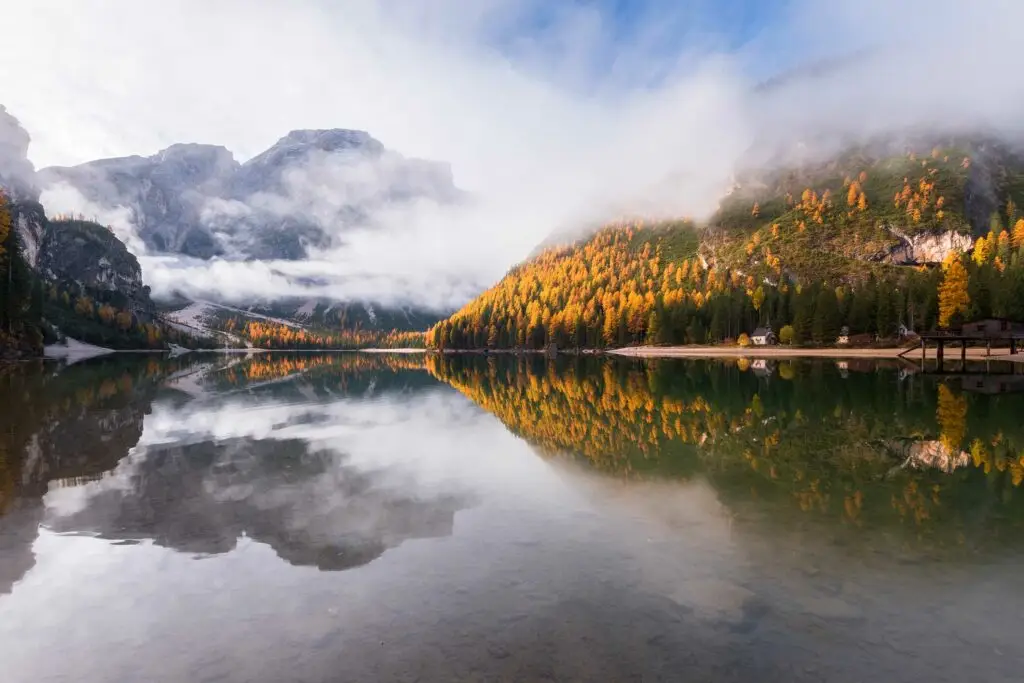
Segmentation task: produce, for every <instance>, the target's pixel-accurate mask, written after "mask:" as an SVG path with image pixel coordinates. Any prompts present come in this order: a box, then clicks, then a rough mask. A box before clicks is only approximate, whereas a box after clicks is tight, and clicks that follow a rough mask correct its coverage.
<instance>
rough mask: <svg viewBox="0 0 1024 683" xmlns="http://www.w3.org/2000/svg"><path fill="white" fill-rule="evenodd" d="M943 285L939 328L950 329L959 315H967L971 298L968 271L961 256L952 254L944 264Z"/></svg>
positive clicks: (940, 297)
mask: <svg viewBox="0 0 1024 683" xmlns="http://www.w3.org/2000/svg"><path fill="white" fill-rule="evenodd" d="M943 271H944V272H943V274H942V284H941V285H939V326H940V327H949V325H950V323H951V322H953V317H954V316H956V315H957V314H958V313H959V314H960V315H966V314H967V307H968V306H969V305H970V304H971V297H970V295H969V294H968V293H967V269H966V268H964V264H963V263H962V262H961V260H960V255H959V254H951V255H950V256H948V257H947V258H946V262H945V263H944V264H943Z"/></svg>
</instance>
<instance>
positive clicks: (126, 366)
mask: <svg viewBox="0 0 1024 683" xmlns="http://www.w3.org/2000/svg"><path fill="white" fill-rule="evenodd" d="M164 368H165V366H163V365H162V364H161V362H160V361H158V360H156V359H154V358H145V357H140V356H120V357H116V358H106V359H95V360H93V361H90V362H88V363H78V364H75V365H72V366H70V367H68V368H67V369H65V370H63V371H61V372H55V371H53V370H52V369H50V366H43V365H38V366H33V365H22V366H14V367H7V368H2V369H0V404H3V405H4V411H5V414H4V424H3V429H2V430H0V593H4V592H7V591H8V590H10V586H11V585H12V584H13V583H14V582H15V581H17V580H18V579H20V578H21V576H23V575H24V573H25V572H26V571H27V570H28V569H29V568H31V567H32V565H33V564H34V562H35V560H34V556H33V555H32V543H33V542H34V540H35V538H36V530H37V527H38V524H39V522H40V521H41V519H42V515H43V506H42V496H43V495H44V494H45V493H46V491H47V489H48V488H49V487H50V486H51V485H54V484H57V485H59V484H60V483H61V482H65V481H81V480H84V479H91V478H95V477H98V476H99V475H100V474H102V473H103V472H105V471H107V470H110V469H111V468H113V467H114V466H115V465H116V464H117V462H118V460H120V459H121V458H123V457H124V456H125V455H126V454H127V453H128V450H129V449H130V448H131V447H132V446H134V445H135V444H136V443H138V440H139V437H140V436H141V434H142V422H143V418H144V416H145V414H146V412H148V410H149V400H150V398H151V396H152V390H153V389H155V380H156V379H157V378H158V377H159V376H161V374H162V373H163V372H164Z"/></svg>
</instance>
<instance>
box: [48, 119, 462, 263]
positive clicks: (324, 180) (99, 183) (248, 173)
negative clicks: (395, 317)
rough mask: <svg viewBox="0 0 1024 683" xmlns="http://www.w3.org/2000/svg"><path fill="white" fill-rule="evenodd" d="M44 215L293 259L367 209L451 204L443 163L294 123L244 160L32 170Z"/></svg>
mask: <svg viewBox="0 0 1024 683" xmlns="http://www.w3.org/2000/svg"><path fill="white" fill-rule="evenodd" d="M39 183H40V185H41V187H42V188H43V191H44V200H45V203H46V204H47V205H48V206H49V207H51V210H52V211H69V212H84V213H86V215H88V212H89V211H93V212H95V213H98V214H99V215H102V216H114V217H115V222H120V223H122V230H124V231H125V232H126V233H127V234H128V241H129V242H132V241H134V239H135V238H137V240H138V243H141V246H142V248H144V249H145V250H146V251H147V252H149V253H154V254H159V253H171V254H182V255H185V256H190V257H194V258H199V259H210V258H213V257H222V258H227V259H243V260H244V259H267V260H272V259H281V260H300V259H304V258H307V257H308V256H309V255H310V253H311V252H312V251H314V250H323V249H329V248H330V247H332V246H335V245H337V244H338V243H339V242H340V241H343V240H344V238H345V231H346V230H348V229H352V228H357V227H362V228H367V227H370V228H372V227H373V225H374V222H375V216H376V214H377V213H379V212H381V211H383V210H385V209H394V208H396V207H397V208H400V207H403V206H408V205H410V204H413V203H415V202H418V201H428V202H436V203H439V204H444V203H448V202H454V201H457V200H458V198H459V192H458V190H457V189H456V188H455V185H454V182H453V179H452V173H451V169H450V168H449V167H448V166H447V165H446V164H442V163H439V162H432V161H424V160H420V159H406V158H405V157H403V156H401V155H400V154H398V153H396V152H392V151H389V150H387V149H386V148H385V147H384V145H383V144H381V143H380V142H379V141H378V140H376V139H374V138H373V137H371V136H370V135H369V134H368V133H365V132H363V131H356V130H343V129H333V130H293V131H291V132H290V133H288V134H287V135H285V136H284V137H282V138H281V139H280V140H278V141H277V143H275V144H274V145H273V146H272V147H270V148H269V149H267V150H266V151H264V152H262V153H260V154H258V155H256V156H255V157H253V158H252V159H250V160H248V161H246V162H245V163H239V162H238V161H236V160H235V158H234V156H233V155H232V153H231V152H229V151H228V150H227V149H226V148H224V147H220V146H215V145H202V144H175V145H172V146H170V147H168V148H166V149H164V150H163V151H161V152H158V153H157V154H155V155H153V156H150V157H139V156H132V157H122V158H115V159H100V160H97V161H92V162H88V163H85V164H80V165H78V166H71V167H49V168H45V169H43V170H41V171H40V173H39Z"/></svg>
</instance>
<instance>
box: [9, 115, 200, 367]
mask: <svg viewBox="0 0 1024 683" xmlns="http://www.w3.org/2000/svg"><path fill="white" fill-rule="evenodd" d="M29 142H30V138H29V136H28V133H26V132H25V130H24V129H23V128H22V127H21V124H20V123H19V122H18V120H17V119H16V118H14V117H13V116H11V115H10V114H8V113H7V111H6V110H5V109H4V108H3V107H0V358H17V357H24V356H37V355H40V354H41V353H42V351H43V344H44V343H53V342H57V341H60V340H61V339H62V338H63V337H65V336H67V337H71V338H74V339H78V340H80V341H84V342H87V343H90V344H95V345H99V346H105V347H110V348H118V349H139V348H165V347H166V346H167V344H168V343H178V344H181V345H190V346H194V345H196V344H202V343H204V340H201V339H195V338H193V337H192V336H191V335H183V334H179V333H178V332H176V331H175V330H173V329H170V328H166V327H164V326H163V325H161V324H160V323H159V322H158V321H157V320H155V319H154V305H153V302H152V301H151V300H150V296H149V287H146V286H145V285H144V284H143V281H142V269H141V267H140V266H139V262H138V259H136V258H135V256H134V255H133V254H131V253H130V252H129V251H128V249H127V247H126V246H125V245H124V244H123V243H122V242H121V241H120V240H118V239H117V237H116V236H115V235H114V234H113V232H112V231H111V230H110V229H109V228H107V227H105V226H102V225H99V224H98V223H93V222H91V221H84V220H52V221H51V220H49V219H48V218H47V216H46V211H45V209H44V208H43V205H42V204H40V202H39V189H38V177H37V175H36V173H35V170H34V168H33V166H32V164H31V162H29V160H28V156H27V154H28V146H29Z"/></svg>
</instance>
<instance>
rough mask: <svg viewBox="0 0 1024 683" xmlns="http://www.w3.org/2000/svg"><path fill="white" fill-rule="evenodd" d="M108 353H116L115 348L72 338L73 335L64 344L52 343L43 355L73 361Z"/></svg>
mask: <svg viewBox="0 0 1024 683" xmlns="http://www.w3.org/2000/svg"><path fill="white" fill-rule="evenodd" d="M108 353H114V350H113V349H108V348H104V347H102V346H94V345H92V344H86V343H85V342H81V341H78V340H77V339H72V338H71V337H68V338H67V339H65V340H64V343H63V344H50V345H49V346H46V347H44V348H43V356H44V357H45V358H54V359H58V360H66V361H69V362H72V363H73V362H75V361H79V360H85V359H86V358H95V357H96V356H104V355H106V354H108Z"/></svg>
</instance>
